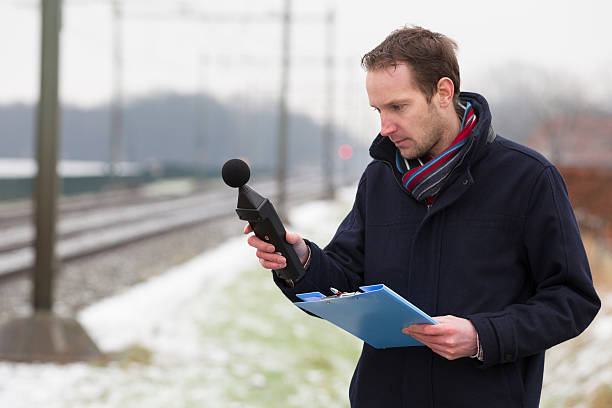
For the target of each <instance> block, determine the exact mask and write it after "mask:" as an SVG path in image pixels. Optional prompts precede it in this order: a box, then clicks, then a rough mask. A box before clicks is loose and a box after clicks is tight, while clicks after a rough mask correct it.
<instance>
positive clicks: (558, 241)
mask: <svg viewBox="0 0 612 408" xmlns="http://www.w3.org/2000/svg"><path fill="white" fill-rule="evenodd" d="M527 208H528V210H527V214H526V217H525V225H524V245H525V254H526V260H525V267H526V269H527V272H528V276H530V277H531V279H532V281H533V285H534V291H533V296H531V298H529V299H528V300H527V301H526V302H524V303H521V304H512V305H509V306H508V307H506V308H505V309H503V310H502V311H499V312H496V313H478V314H474V315H471V316H468V318H469V319H470V320H471V321H472V323H473V324H474V326H475V327H476V330H477V331H478V335H479V338H480V342H481V344H482V347H483V350H484V364H483V365H484V366H485V367H486V366H491V365H494V364H498V363H503V362H513V361H516V360H517V359H519V358H521V357H525V356H528V355H532V354H536V353H539V352H542V351H544V350H546V349H548V348H550V347H552V346H554V345H556V344H558V343H561V342H563V341H565V340H568V339H570V338H572V337H575V336H577V335H578V334H580V333H581V332H582V331H583V330H584V329H585V328H586V327H587V326H588V325H589V323H590V322H591V321H592V320H593V318H594V317H595V315H596V314H597V311H598V310H599V307H600V305H601V304H600V300H599V298H598V296H597V294H596V292H595V289H594V287H593V281H592V278H591V272H590V269H589V264H588V260H587V256H586V253H585V250H584V246H583V244H582V239H581V238H580V231H579V230H578V225H577V223H576V219H575V217H574V213H573V210H572V207H571V205H570V202H569V198H568V194H567V190H566V187H565V183H564V182H563V179H562V177H561V175H560V174H559V172H558V171H557V170H556V169H555V168H554V167H553V166H549V167H546V168H545V169H544V170H543V171H542V173H541V174H540V175H539V177H538V179H537V180H536V182H535V184H534V186H533V190H532V193H531V197H530V199H529V203H528V207H527Z"/></svg>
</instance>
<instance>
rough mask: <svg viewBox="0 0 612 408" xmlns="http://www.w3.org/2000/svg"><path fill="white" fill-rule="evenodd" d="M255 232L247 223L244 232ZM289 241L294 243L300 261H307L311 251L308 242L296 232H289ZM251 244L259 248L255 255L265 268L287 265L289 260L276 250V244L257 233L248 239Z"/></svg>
mask: <svg viewBox="0 0 612 408" xmlns="http://www.w3.org/2000/svg"><path fill="white" fill-rule="evenodd" d="M251 232H253V229H252V228H251V225H250V224H247V225H246V226H245V227H244V233H245V234H250V233H251ZM285 239H286V240H287V242H288V243H290V244H291V245H293V249H294V250H295V253H296V254H297V256H298V258H300V262H302V265H304V264H305V263H306V261H307V260H308V254H309V253H310V248H308V245H306V242H304V240H303V239H302V237H300V236H299V235H298V234H296V233H292V232H287V235H286V237H285ZM247 242H248V243H249V245H250V246H252V247H253V248H255V249H257V252H255V256H257V257H258V258H259V262H260V263H261V265H262V266H263V267H264V268H267V269H283V268H284V267H286V266H287V260H286V259H285V257H284V256H282V255H280V254H279V253H277V252H275V250H276V249H275V248H274V245H272V244H270V243H268V242H265V241H263V240H261V239H259V238H257V237H256V236H255V234H253V235H251V236H250V237H249V239H248V241H247Z"/></svg>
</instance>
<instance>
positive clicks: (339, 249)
mask: <svg viewBox="0 0 612 408" xmlns="http://www.w3.org/2000/svg"><path fill="white" fill-rule="evenodd" d="M365 188H366V174H365V173H364V175H363V176H362V177H361V180H360V181H359V186H358V188H357V195H356V197H355V202H354V203H353V208H352V209H351V211H350V212H349V214H348V215H347V216H346V218H344V220H343V221H342V223H341V224H340V226H339V227H338V230H337V231H336V234H335V235H334V237H333V238H332V240H331V241H330V243H329V244H328V245H327V246H326V247H325V249H321V248H319V246H317V244H315V243H314V242H310V241H306V243H307V244H308V245H309V246H310V250H311V261H310V267H309V268H308V270H307V271H306V275H305V276H304V278H302V280H300V282H298V283H297V284H296V285H295V287H293V288H291V287H288V286H287V284H286V283H285V282H284V281H283V280H281V279H278V277H277V276H276V274H273V277H274V281H275V283H276V284H277V286H278V287H279V288H280V289H281V291H282V292H283V293H284V294H285V296H287V297H288V298H289V299H290V300H291V301H293V302H297V301H298V300H299V299H298V298H297V297H296V296H295V294H296V293H305V292H315V291H316V292H321V293H324V294H327V295H331V292H330V290H329V288H330V287H334V288H336V289H339V290H340V291H343V292H344V291H356V290H357V289H358V288H359V286H361V285H362V282H363V260H364V225H365V223H364V217H363V214H364V207H365V205H366V204H365V198H364V197H365Z"/></svg>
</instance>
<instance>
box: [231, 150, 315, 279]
mask: <svg viewBox="0 0 612 408" xmlns="http://www.w3.org/2000/svg"><path fill="white" fill-rule="evenodd" d="M221 176H222V177H223V181H224V182H225V184H227V185H228V186H230V187H234V188H237V189H238V205H237V206H236V213H237V214H238V218H240V219H241V220H244V221H248V222H249V224H250V225H251V228H252V229H253V231H254V232H255V235H256V236H257V237H258V238H259V239H261V240H263V241H266V242H269V243H271V244H272V245H274V249H275V250H276V251H277V252H280V254H281V255H282V256H283V257H285V259H286V260H287V266H286V267H285V268H283V269H276V270H274V272H275V273H276V275H277V276H278V277H279V278H281V279H284V280H285V281H286V282H287V284H288V285H289V286H291V287H293V286H294V284H295V282H296V281H298V280H300V279H301V278H302V277H303V276H304V274H305V273H306V271H305V270H304V266H302V262H300V259H299V257H298V256H297V254H296V253H295V250H294V249H293V246H292V245H291V244H290V243H288V242H287V241H286V239H285V237H286V235H287V232H286V231H285V227H284V226H283V223H282V221H281V220H280V217H279V216H278V214H277V212H276V210H275V209H274V206H273V205H272V203H271V202H270V200H268V199H267V198H264V197H262V196H261V195H259V194H258V193H257V192H256V191H255V190H253V189H252V188H251V187H249V186H247V185H246V183H247V182H248V181H249V178H250V177H251V170H250V169H249V165H248V164H246V163H245V162H244V161H242V160H240V159H231V160H228V161H227V162H225V164H224V165H223V169H222V170H221Z"/></svg>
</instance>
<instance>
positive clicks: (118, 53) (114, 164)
mask: <svg viewBox="0 0 612 408" xmlns="http://www.w3.org/2000/svg"><path fill="white" fill-rule="evenodd" d="M112 2H113V3H112V5H113V97H112V104H111V112H110V172H111V179H112V182H113V183H112V184H114V182H115V181H116V177H117V176H118V175H119V164H120V163H121V162H122V161H123V160H124V145H125V143H124V142H125V141H124V140H123V139H124V138H123V22H122V20H123V14H122V10H121V6H120V3H119V0H112Z"/></svg>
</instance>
